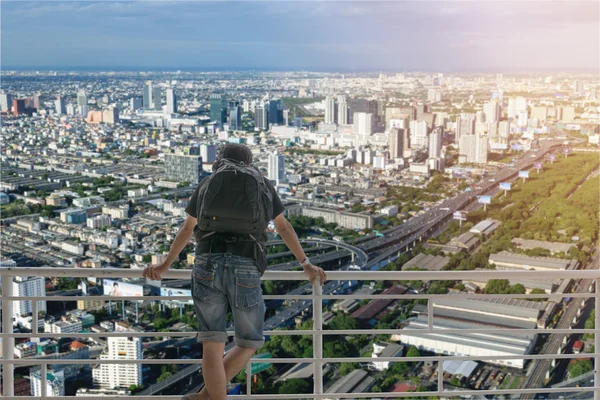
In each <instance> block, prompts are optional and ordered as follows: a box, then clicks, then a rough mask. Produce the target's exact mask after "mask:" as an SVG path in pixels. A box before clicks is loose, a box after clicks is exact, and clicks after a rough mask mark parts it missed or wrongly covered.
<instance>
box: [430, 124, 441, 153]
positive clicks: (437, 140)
mask: <svg viewBox="0 0 600 400" xmlns="http://www.w3.org/2000/svg"><path fill="white" fill-rule="evenodd" d="M441 155H442V132H440V131H433V132H431V134H430V135H429V158H439V157H440V156H441Z"/></svg>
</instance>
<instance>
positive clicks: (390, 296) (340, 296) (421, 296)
mask: <svg viewBox="0 0 600 400" xmlns="http://www.w3.org/2000/svg"><path fill="white" fill-rule="evenodd" d="M569 297H570V298H592V297H595V294H594V293H587V292H586V293H555V294H484V293H477V294H467V293H460V294H459V293H457V294H324V295H321V296H317V295H311V294H285V295H284V294H282V295H276V294H275V295H264V296H263V298H264V299H265V300H312V299H323V300H378V299H387V300H427V299H433V300H440V299H448V298H451V299H467V300H470V299H489V298H493V299H546V298H569ZM0 298H1V299H3V300H4V299H6V300H13V301H22V300H40V301H121V300H125V301H144V300H149V301H152V300H162V301H171V300H172V301H175V300H181V301H187V300H191V299H192V297H191V296H118V297H115V296H108V295H105V296H9V297H3V296H0Z"/></svg>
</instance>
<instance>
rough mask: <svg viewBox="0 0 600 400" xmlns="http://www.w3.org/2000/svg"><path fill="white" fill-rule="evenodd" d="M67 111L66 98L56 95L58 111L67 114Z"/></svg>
mask: <svg viewBox="0 0 600 400" xmlns="http://www.w3.org/2000/svg"><path fill="white" fill-rule="evenodd" d="M66 112H67V108H66V107H65V99H64V98H63V97H62V96H60V95H58V96H56V113H57V114H65V113H66Z"/></svg>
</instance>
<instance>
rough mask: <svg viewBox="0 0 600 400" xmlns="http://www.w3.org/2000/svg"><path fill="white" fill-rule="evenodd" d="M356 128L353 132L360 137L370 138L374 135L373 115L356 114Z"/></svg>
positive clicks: (354, 127)
mask: <svg viewBox="0 0 600 400" xmlns="http://www.w3.org/2000/svg"><path fill="white" fill-rule="evenodd" d="M353 116H354V126H353V128H352V132H353V133H354V134H356V135H359V136H369V135H372V134H373V114H371V113H364V112H355V113H354V114H353Z"/></svg>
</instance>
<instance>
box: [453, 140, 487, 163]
mask: <svg viewBox="0 0 600 400" xmlns="http://www.w3.org/2000/svg"><path fill="white" fill-rule="evenodd" d="M458 151H459V160H460V158H464V161H465V162H468V163H474V164H486V163H487V153H488V137H487V135H462V136H461V137H460V143H459V145H458Z"/></svg>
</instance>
